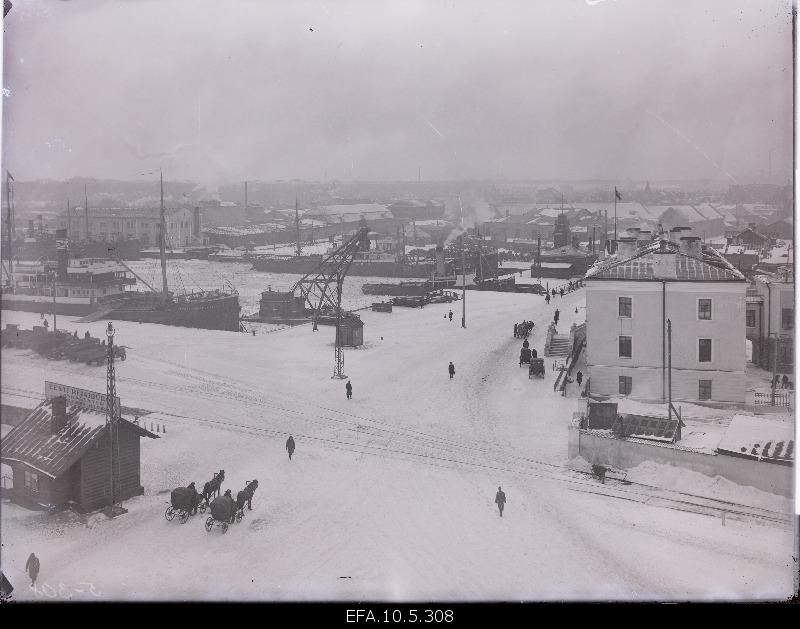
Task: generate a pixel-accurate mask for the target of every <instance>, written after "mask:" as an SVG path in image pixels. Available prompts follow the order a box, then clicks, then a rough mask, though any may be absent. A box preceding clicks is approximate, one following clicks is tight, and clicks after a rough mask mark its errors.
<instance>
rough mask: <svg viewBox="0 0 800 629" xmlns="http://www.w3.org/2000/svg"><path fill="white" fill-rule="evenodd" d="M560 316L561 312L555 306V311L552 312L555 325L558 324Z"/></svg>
mask: <svg viewBox="0 0 800 629" xmlns="http://www.w3.org/2000/svg"><path fill="white" fill-rule="evenodd" d="M560 316H561V313H560V312H559V311H558V308H556V311H555V313H554V314H553V321H555V322H556V325H558V318H559V317H560Z"/></svg>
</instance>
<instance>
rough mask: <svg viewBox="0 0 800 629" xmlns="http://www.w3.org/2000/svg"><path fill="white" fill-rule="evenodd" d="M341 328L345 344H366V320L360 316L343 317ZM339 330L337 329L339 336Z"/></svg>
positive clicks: (354, 345)
mask: <svg viewBox="0 0 800 629" xmlns="http://www.w3.org/2000/svg"><path fill="white" fill-rule="evenodd" d="M339 330H341V334H342V345H343V346H345V347H358V346H359V345H363V344H364V322H363V321H362V320H361V319H360V318H359V317H356V316H349V317H343V318H342V322H341V324H340V328H339ZM339 330H337V331H336V335H337V338H338V336H339Z"/></svg>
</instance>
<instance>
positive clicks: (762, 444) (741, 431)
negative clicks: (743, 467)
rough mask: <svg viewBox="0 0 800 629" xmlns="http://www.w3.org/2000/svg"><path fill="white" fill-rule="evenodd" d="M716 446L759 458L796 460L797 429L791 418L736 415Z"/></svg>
mask: <svg viewBox="0 0 800 629" xmlns="http://www.w3.org/2000/svg"><path fill="white" fill-rule="evenodd" d="M717 449H718V450H719V451H721V452H728V453H731V454H735V455H737V456H744V457H748V458H755V459H758V460H764V459H766V460H769V461H773V462H789V461H793V460H794V432H793V430H792V425H791V424H790V423H789V422H781V421H775V420H774V419H766V418H764V417H755V416H752V415H736V416H735V417H734V418H733V420H732V421H731V423H730V426H728V430H727V431H726V432H725V436H724V437H723V438H722V440H721V441H720V442H719V445H718V446H717Z"/></svg>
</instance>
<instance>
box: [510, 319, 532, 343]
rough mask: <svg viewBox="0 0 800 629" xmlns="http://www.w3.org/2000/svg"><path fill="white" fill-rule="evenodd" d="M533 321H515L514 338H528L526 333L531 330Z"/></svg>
mask: <svg viewBox="0 0 800 629" xmlns="http://www.w3.org/2000/svg"><path fill="white" fill-rule="evenodd" d="M533 326H534V323H533V321H523V322H522V323H515V324H514V338H515V339H521V338H528V335H529V334H530V333H531V330H533Z"/></svg>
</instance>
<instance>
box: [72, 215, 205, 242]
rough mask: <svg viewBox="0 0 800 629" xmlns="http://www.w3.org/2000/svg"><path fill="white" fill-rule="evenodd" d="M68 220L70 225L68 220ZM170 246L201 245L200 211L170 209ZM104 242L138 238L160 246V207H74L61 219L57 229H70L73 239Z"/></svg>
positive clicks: (166, 220) (168, 219)
mask: <svg viewBox="0 0 800 629" xmlns="http://www.w3.org/2000/svg"><path fill="white" fill-rule="evenodd" d="M68 218H69V225H67V222H68V221H67V219H68ZM165 222H166V225H167V239H166V244H167V247H174V248H177V247H183V246H186V245H195V244H202V234H201V219H200V209H199V208H191V207H177V208H167V209H166V210H165ZM87 223H88V234H89V238H88V240H102V241H106V242H114V241H116V240H125V239H127V238H138V239H139V240H140V241H141V242H142V244H144V245H145V246H148V245H149V246H157V245H158V243H159V234H160V233H161V210H160V208H89V213H88V216H87V213H86V211H85V210H84V209H83V208H73V209H72V210H70V212H69V216H67V213H66V212H64V213H63V214H61V215H60V216H59V221H58V228H59V229H65V228H66V229H68V238H69V239H70V240H87V237H86V234H87Z"/></svg>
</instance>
